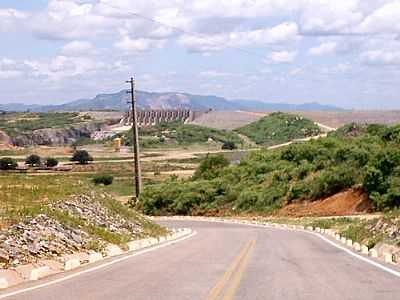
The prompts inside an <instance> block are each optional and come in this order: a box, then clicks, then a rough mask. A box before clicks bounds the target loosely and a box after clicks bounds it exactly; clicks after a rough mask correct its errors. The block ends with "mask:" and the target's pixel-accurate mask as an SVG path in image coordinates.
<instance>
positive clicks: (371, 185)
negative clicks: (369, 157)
mask: <svg viewBox="0 0 400 300" xmlns="http://www.w3.org/2000/svg"><path fill="white" fill-rule="evenodd" d="M363 188H364V190H365V191H366V192H367V193H368V194H372V193H373V192H378V193H384V192H385V191H386V190H387V184H386V180H385V177H384V176H383V173H382V171H381V170H378V169H376V168H375V167H372V166H368V167H367V169H366V170H365V172H364V179H363Z"/></svg>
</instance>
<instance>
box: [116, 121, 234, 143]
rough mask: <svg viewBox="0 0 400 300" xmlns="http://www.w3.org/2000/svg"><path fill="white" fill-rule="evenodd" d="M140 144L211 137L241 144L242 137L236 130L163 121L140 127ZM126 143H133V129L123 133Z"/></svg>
mask: <svg viewBox="0 0 400 300" xmlns="http://www.w3.org/2000/svg"><path fill="white" fill-rule="evenodd" d="M139 134H140V144H141V146H142V147H144V148H151V147H152V148H154V147H168V146H188V145H192V144H196V143H207V142H208V141H209V140H210V139H211V140H212V141H214V142H218V143H226V142H231V143H233V144H234V145H241V144H242V140H241V138H240V137H239V136H238V135H237V134H236V133H234V132H229V131H226V130H217V129H212V128H207V127H202V126H198V125H191V124H183V123H182V122H173V123H162V124H159V125H156V126H152V127H143V128H140V132H139ZM122 138H123V141H124V144H125V145H132V131H128V132H127V133H126V134H124V135H122Z"/></svg>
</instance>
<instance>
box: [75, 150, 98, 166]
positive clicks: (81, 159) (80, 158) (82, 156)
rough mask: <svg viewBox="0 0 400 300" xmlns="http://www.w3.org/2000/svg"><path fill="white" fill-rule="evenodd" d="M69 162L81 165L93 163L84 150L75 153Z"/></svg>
mask: <svg viewBox="0 0 400 300" xmlns="http://www.w3.org/2000/svg"><path fill="white" fill-rule="evenodd" d="M71 161H76V162H78V163H79V164H81V165H86V164H88V163H89V161H93V157H91V156H90V154H89V153H88V152H87V151H86V150H78V151H75V153H74V155H73V156H72V158H71Z"/></svg>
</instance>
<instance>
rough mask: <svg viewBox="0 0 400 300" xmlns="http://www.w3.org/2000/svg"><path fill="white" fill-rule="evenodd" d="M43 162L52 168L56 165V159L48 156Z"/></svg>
mask: <svg viewBox="0 0 400 300" xmlns="http://www.w3.org/2000/svg"><path fill="white" fill-rule="evenodd" d="M45 164H46V167H49V168H53V167H55V166H57V165H58V160H57V159H55V158H53V157H48V158H47V159H46V162H45Z"/></svg>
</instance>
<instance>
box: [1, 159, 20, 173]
mask: <svg viewBox="0 0 400 300" xmlns="http://www.w3.org/2000/svg"><path fill="white" fill-rule="evenodd" d="M17 167H18V163H17V161H16V160H15V159H12V158H11V157H3V158H1V159H0V170H15V169H16V168H17Z"/></svg>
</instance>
